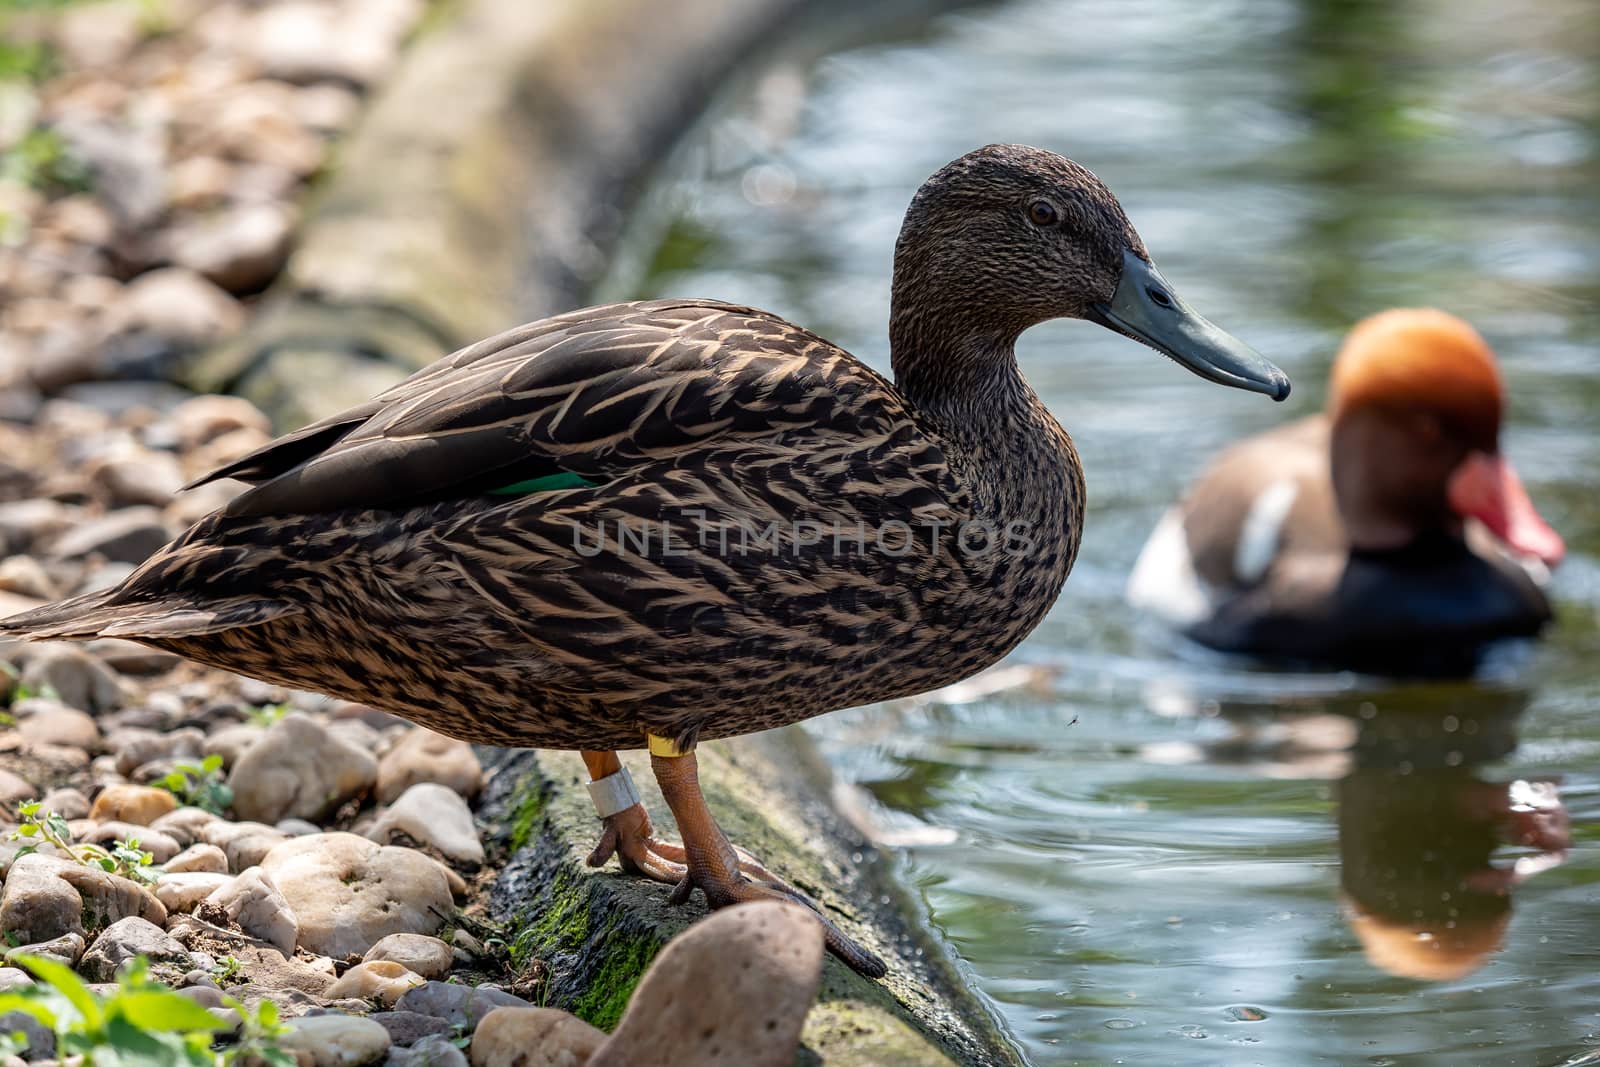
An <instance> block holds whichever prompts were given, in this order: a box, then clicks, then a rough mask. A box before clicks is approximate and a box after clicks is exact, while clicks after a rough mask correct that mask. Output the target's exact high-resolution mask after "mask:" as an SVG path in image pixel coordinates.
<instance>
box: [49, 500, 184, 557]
mask: <svg viewBox="0 0 1600 1067" xmlns="http://www.w3.org/2000/svg"><path fill="white" fill-rule="evenodd" d="M169 540H171V534H169V533H168V532H167V528H166V526H165V525H163V524H162V521H161V512H159V511H157V510H156V509H155V508H148V507H141V508H123V509H122V510H121V511H114V512H112V513H111V514H110V515H107V516H105V517H104V518H100V519H90V520H88V521H87V522H84V523H81V524H79V525H78V526H76V527H74V528H73V529H71V530H68V531H67V532H66V533H64V534H62V535H61V536H60V537H58V538H56V540H55V543H54V544H53V545H52V546H51V555H52V556H54V557H55V558H56V559H82V558H84V557H85V556H90V555H99V556H104V557H105V558H106V559H109V560H114V561H116V562H119V563H143V562H144V561H145V560H146V559H148V558H149V557H150V556H151V555H152V554H153V553H154V552H155V551H156V550H157V549H159V548H161V547H162V546H163V545H165V544H166V543H167V542H168V541H169Z"/></svg>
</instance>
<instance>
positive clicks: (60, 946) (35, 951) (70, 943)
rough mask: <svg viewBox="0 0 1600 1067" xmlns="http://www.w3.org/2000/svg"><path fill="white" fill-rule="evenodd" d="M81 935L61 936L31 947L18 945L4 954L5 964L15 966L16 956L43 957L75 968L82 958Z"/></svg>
mask: <svg viewBox="0 0 1600 1067" xmlns="http://www.w3.org/2000/svg"><path fill="white" fill-rule="evenodd" d="M83 947H84V941H83V935H82V934H75V933H66V934H62V935H61V936H60V937H57V938H54V939H52V940H50V941H40V942H38V943H36V944H32V945H18V946H17V947H16V948H14V949H11V950H10V951H9V952H7V953H6V957H5V959H6V964H7V965H8V966H10V965H15V964H16V961H17V957H18V956H45V957H47V958H49V959H52V960H55V961H57V962H58V963H64V964H66V965H67V966H68V967H76V966H77V965H78V960H80V959H81V958H83Z"/></svg>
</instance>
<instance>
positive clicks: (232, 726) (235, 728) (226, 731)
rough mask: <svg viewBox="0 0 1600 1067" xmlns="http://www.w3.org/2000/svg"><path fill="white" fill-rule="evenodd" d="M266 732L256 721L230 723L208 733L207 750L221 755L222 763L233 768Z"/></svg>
mask: <svg viewBox="0 0 1600 1067" xmlns="http://www.w3.org/2000/svg"><path fill="white" fill-rule="evenodd" d="M265 734H266V731H265V730H264V729H262V728H261V727H259V726H257V725H255V724H254V723H248V722H233V723H228V724H227V725H226V726H220V727H218V728H217V729H215V730H213V731H211V733H210V734H208V735H207V737H206V752H207V753H208V754H210V753H216V754H217V755H219V756H221V757H222V765H223V766H224V767H227V768H229V769H232V767H233V765H234V764H236V763H238V762H239V757H240V756H242V755H244V754H245V753H246V752H248V751H249V749H250V746H251V745H253V744H255V743H256V742H257V741H259V740H261V738H262V737H263V736H265Z"/></svg>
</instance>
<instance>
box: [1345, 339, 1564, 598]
mask: <svg viewBox="0 0 1600 1067" xmlns="http://www.w3.org/2000/svg"><path fill="white" fill-rule="evenodd" d="M1328 406H1329V415H1330V416H1331V418H1332V423H1333V445H1332V452H1333V486H1334V495H1335V496H1336V497H1337V498H1338V502H1339V511H1340V515H1341V517H1342V518H1343V519H1344V523H1345V527H1346V529H1347V531H1348V532H1349V534H1350V540H1351V544H1352V545H1353V546H1354V547H1357V548H1368V549H1383V548H1398V547H1401V546H1403V545H1406V544H1409V543H1410V542H1411V541H1413V540H1414V539H1415V538H1416V537H1418V536H1419V535H1421V534H1423V533H1426V532H1428V531H1430V530H1440V529H1442V530H1450V531H1453V530H1457V529H1459V527H1460V525H1461V522H1462V520H1463V519H1468V518H1471V519H1476V520H1478V521H1479V522H1481V523H1482V524H1483V525H1484V526H1485V527H1487V528H1488V529H1489V531H1490V532H1491V533H1493V534H1494V535H1495V536H1496V537H1498V538H1499V539H1500V540H1501V541H1502V542H1504V543H1505V544H1506V545H1507V546H1508V547H1510V548H1511V549H1513V550H1514V551H1516V552H1518V553H1521V554H1523V555H1525V556H1529V557H1533V558H1536V559H1539V560H1541V561H1543V562H1544V563H1545V564H1546V565H1547V566H1552V567H1553V566H1555V565H1556V564H1557V563H1559V562H1560V561H1561V557H1562V555H1563V553H1564V552H1565V545H1564V544H1563V543H1562V540H1561V536H1560V535H1559V534H1557V533H1556V532H1555V531H1554V530H1552V529H1551V528H1550V526H1549V525H1548V524H1547V523H1546V522H1545V521H1544V519H1542V518H1540V517H1539V513H1538V512H1537V511H1536V510H1534V507H1533V503H1532V501H1530V500H1529V499H1528V492H1527V490H1526V489H1524V488H1523V485H1522V479H1521V478H1519V477H1518V476H1517V472H1516V470H1515V469H1513V468H1512V466H1511V464H1510V462H1509V461H1507V460H1506V458H1505V456H1504V455H1502V454H1501V452H1500V422H1501V417H1502V415H1503V413H1504V410H1505V387H1504V385H1503V384H1502V382H1501V379H1500V370H1499V367H1498V366H1497V365H1496V363H1495V358H1494V353H1493V352H1492V351H1490V349H1489V346H1488V345H1487V344H1485V343H1484V340H1483V338H1482V337H1480V336H1478V333H1477V331H1476V330H1474V329H1473V328H1472V327H1471V326H1469V325H1467V324H1466V323H1465V322H1463V321H1462V320H1460V319H1458V318H1456V317H1455V316H1454V315H1449V314H1446V313H1445V312H1443V311H1437V310H1433V309H1431V308H1398V309H1394V310H1391V311H1385V312H1381V313H1379V314H1377V315H1373V316H1372V317H1370V318H1367V319H1364V320H1362V321H1361V322H1359V323H1357V324H1356V326H1355V328H1354V329H1353V330H1351V331H1350V334H1349V336H1348V337H1347V338H1346V339H1345V342H1344V346H1343V347H1342V348H1341V349H1340V351H1339V355H1338V357H1337V358H1336V359H1335V360H1334V365H1333V375H1332V379H1331V382H1330V385H1329V391H1328Z"/></svg>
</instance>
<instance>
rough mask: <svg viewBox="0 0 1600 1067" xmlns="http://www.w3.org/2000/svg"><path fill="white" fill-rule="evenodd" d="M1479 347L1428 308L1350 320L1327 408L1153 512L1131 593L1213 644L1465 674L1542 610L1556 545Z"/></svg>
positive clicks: (1311, 659)
mask: <svg viewBox="0 0 1600 1067" xmlns="http://www.w3.org/2000/svg"><path fill="white" fill-rule="evenodd" d="M1504 409H1505V389H1504V386H1503V385H1502V383H1501V379H1500V372H1499V369H1498V367H1497V366H1496V364H1495V358H1494V353H1493V352H1491V351H1490V349H1489V346H1488V345H1487V344H1485V343H1484V341H1483V338H1481V337H1480V336H1478V333H1477V331H1475V330H1474V329H1473V328H1472V327H1471V326H1469V325H1467V324H1466V323H1465V322H1463V321H1461V320H1460V319H1458V318H1456V317H1455V316H1453V315H1448V314H1446V313H1445V312H1442V311H1435V310H1432V309H1396V310H1392V311H1385V312H1382V313H1381V314H1377V315H1374V316H1372V317H1371V318H1368V319H1365V320H1363V321H1362V322H1360V323H1358V324H1357V325H1356V327H1355V329H1353V330H1351V331H1350V335H1349V337H1348V338H1346V340H1345V343H1344V347H1343V348H1342V349H1341V350H1340V352H1339V355H1338V358H1337V359H1336V360H1335V361H1334V366H1333V374H1332V379H1331V381H1330V385H1329V397H1328V406H1327V411H1326V413H1324V414H1319V415H1314V416H1312V417H1310V418H1306V419H1302V420H1300V421H1297V422H1293V423H1290V424H1289V425H1287V426H1283V427H1280V428H1278V429H1276V430H1272V431H1270V432H1268V433H1264V434H1261V435H1259V436H1257V437H1253V438H1250V439H1249V440H1247V441H1243V442H1241V443H1239V444H1238V445H1235V446H1234V447H1233V448H1231V449H1229V450H1228V451H1227V452H1225V453H1224V454H1223V455H1222V456H1221V457H1220V458H1218V460H1217V461H1216V462H1215V463H1214V464H1213V465H1212V466H1211V468H1210V470H1208V471H1207V472H1206V473H1205V475H1204V476H1202V477H1201V479H1200V480H1199V482H1198V483H1196V484H1195V485H1194V486H1193V488H1192V489H1191V490H1190V492H1189V494H1188V496H1187V497H1186V498H1185V499H1184V500H1183V502H1182V503H1181V504H1179V505H1177V506H1176V507H1174V508H1172V509H1171V510H1169V511H1168V512H1167V514H1166V515H1165V516H1164V517H1163V518H1162V520H1161V522H1160V523H1159V524H1158V525H1157V527H1156V529H1155V531H1154V532H1153V533H1152V534H1151V536H1150V540H1149V542H1148V543H1147V544H1146V545H1145V547H1144V550H1143V552H1142V553H1141V554H1140V556H1139V560H1138V563H1137V564H1135V566H1134V570H1133V574H1132V577H1131V578H1130V580H1129V583H1128V596H1129V599H1130V600H1131V601H1132V602H1133V603H1134V604H1135V605H1136V606H1138V607H1141V608H1146V609H1149V610H1151V611H1153V612H1155V613H1156V614H1159V615H1161V616H1162V617H1164V618H1165V619H1167V620H1168V621H1169V622H1171V623H1173V624H1174V625H1176V626H1178V627H1180V628H1181V629H1182V630H1183V631H1184V632H1185V633H1186V634H1187V635H1188V636H1190V637H1192V638H1194V639H1195V640H1197V641H1199V642H1200V643H1202V644H1205V645H1208V646H1210V647H1213V648H1216V649H1220V650H1222V651H1227V652H1239V653H1246V654H1250V655H1254V656H1258V657H1267V658H1272V659H1279V660H1284V659H1287V660H1294V661H1299V662H1302V663H1306V664H1312V665H1320V666H1327V667H1337V668H1343V669H1352V670H1361V671H1370V672H1374V673H1381V674H1393V675H1445V674H1465V673H1470V672H1471V671H1472V670H1473V669H1474V667H1475V666H1476V665H1477V663H1478V661H1479V658H1480V656H1481V653H1482V652H1483V650H1484V648H1485V647H1486V646H1487V645H1489V644H1490V643H1492V642H1494V641H1495V640H1497V639H1501V638H1506V637H1518V636H1529V635H1532V634H1534V633H1537V632H1538V630H1539V629H1540V628H1541V627H1542V626H1544V624H1545V623H1546V622H1548V621H1549V619H1550V615H1551V613H1550V604H1549V601H1548V600H1546V599H1545V596H1544V593H1543V592H1542V591H1541V588H1540V586H1541V584H1542V582H1543V580H1544V578H1546V577H1548V574H1549V568H1550V567H1553V566H1555V564H1556V563H1558V562H1559V561H1560V559H1561V556H1562V553H1563V552H1564V550H1565V546H1564V545H1563V544H1562V541H1561V537H1560V536H1559V535H1558V534H1557V533H1556V532H1555V531H1554V530H1552V529H1551V528H1550V527H1549V526H1548V525H1547V524H1546V523H1545V521H1544V520H1543V519H1541V518H1540V517H1539V514H1538V512H1537V511H1535V510H1534V507H1533V504H1532V502H1531V501H1530V500H1529V499H1528V494H1527V491H1526V490H1525V489H1524V488H1523V486H1522V481H1521V479H1520V478H1518V477H1517V473H1516V471H1515V470H1513V469H1512V467H1511V464H1510V463H1509V462H1508V461H1507V460H1506V458H1505V456H1504V455H1502V454H1501V452H1500V423H1501V416H1502V413H1503V412H1504Z"/></svg>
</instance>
